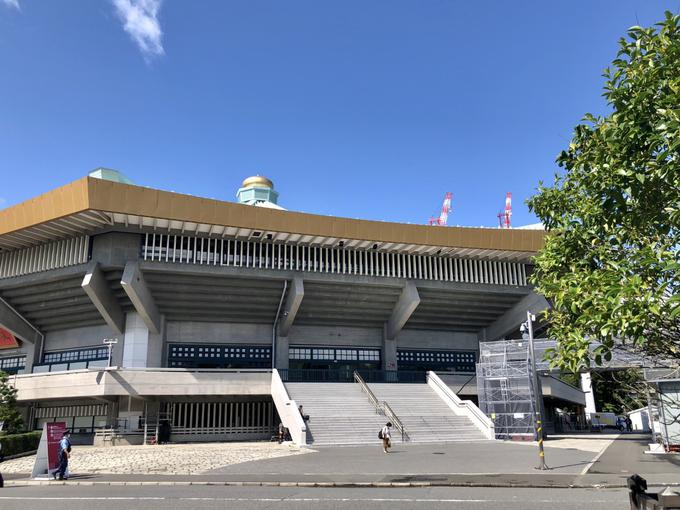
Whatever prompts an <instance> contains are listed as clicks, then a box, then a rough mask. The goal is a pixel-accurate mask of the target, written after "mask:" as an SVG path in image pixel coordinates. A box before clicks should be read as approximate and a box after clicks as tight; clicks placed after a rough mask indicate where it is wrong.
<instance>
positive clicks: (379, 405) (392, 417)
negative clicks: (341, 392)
mask: <svg viewBox="0 0 680 510" xmlns="http://www.w3.org/2000/svg"><path fill="white" fill-rule="evenodd" d="M354 382H357V383H359V386H360V387H361V390H362V391H363V392H364V393H366V396H367V397H368V401H369V402H370V403H371V404H373V407H375V412H376V413H377V414H382V415H383V416H386V417H387V418H388V420H389V421H390V422H391V423H392V425H394V426H395V427H396V428H397V430H398V431H399V432H400V433H401V440H402V441H408V439H409V436H408V434H407V433H406V429H405V428H404V424H403V423H401V420H400V419H399V417H398V416H397V414H396V413H395V412H394V410H393V409H392V408H391V407H390V405H389V404H388V403H387V402H385V401H384V400H383V401H382V402H380V401H379V400H378V399H377V397H376V396H375V395H374V394H373V392H372V391H371V388H369V387H368V384H366V382H365V381H364V379H363V377H361V375H359V372H357V371H356V370H355V371H354Z"/></svg>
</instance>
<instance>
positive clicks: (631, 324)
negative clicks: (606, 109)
mask: <svg viewBox="0 0 680 510" xmlns="http://www.w3.org/2000/svg"><path fill="white" fill-rule="evenodd" d="M679 21H680V16H675V15H672V14H671V13H670V12H667V13H666V15H665V19H664V21H662V22H661V23H658V24H656V25H655V26H653V27H651V28H642V27H637V26H636V27H632V28H631V29H629V31H628V38H622V39H621V41H620V50H619V52H618V55H617V57H616V59H615V60H614V61H613V62H612V65H611V67H610V68H607V69H605V71H604V75H603V76H604V77H605V79H606V81H605V86H604V94H603V96H604V97H605V98H606V100H607V103H608V105H609V106H610V108H611V113H609V115H606V116H594V115H592V114H587V115H586V116H585V117H584V119H583V121H582V123H581V124H579V125H578V126H576V128H575V132H574V135H573V139H572V140H571V143H570V144H569V147H568V148H567V149H566V150H564V151H563V152H562V153H561V154H560V155H559V156H558V158H557V163H558V165H559V166H560V167H561V168H563V169H564V170H562V171H561V172H559V173H557V174H556V175H555V181H554V184H553V185H552V186H549V187H548V186H544V185H543V183H540V185H539V188H538V193H537V194H536V195H534V196H533V197H532V198H531V199H529V201H528V204H529V208H530V210H532V211H533V212H535V213H536V215H537V216H538V217H539V218H540V220H541V221H542V222H543V223H544V225H545V226H546V228H547V229H548V230H549V231H550V234H549V235H548V236H546V242H545V246H544V248H543V249H542V250H541V251H540V252H539V254H538V255H537V256H536V258H535V264H536V266H535V271H534V274H533V276H532V278H533V280H532V281H533V283H534V284H535V285H536V287H537V290H538V291H539V292H540V293H542V294H543V295H544V296H546V297H547V298H548V299H549V301H551V303H552V305H553V309H552V310H551V311H550V312H548V317H547V318H548V320H549V321H550V331H549V333H550V335H551V336H552V337H553V338H555V339H557V341H558V344H557V347H556V349H555V350H554V352H552V358H553V363H554V365H556V366H560V367H562V368H564V369H567V370H569V371H573V372H576V371H577V370H579V368H582V367H584V366H590V365H591V364H592V363H595V364H600V363H601V362H602V361H603V359H608V358H609V356H611V350H612V349H614V348H616V347H617V346H618V345H619V344H624V345H627V346H628V347H629V348H631V347H632V348H634V349H637V350H639V351H641V352H643V353H645V354H649V355H652V356H663V357H666V358H669V357H670V358H674V359H676V360H678V359H680V321H679V319H680V307H679V306H678V304H679V298H678V297H677V291H678V285H679V284H680V281H679V277H680V275H679V272H678V270H679V268H680V264H679V259H678V248H679V247H680V229H679V227H680V154H679V151H680V29H679V26H678V25H679ZM592 340H598V341H601V342H602V347H601V348H598V349H597V350H596V352H592V353H591V352H590V351H589V348H588V347H589V343H590V341H592Z"/></svg>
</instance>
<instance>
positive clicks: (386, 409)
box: [382, 400, 410, 443]
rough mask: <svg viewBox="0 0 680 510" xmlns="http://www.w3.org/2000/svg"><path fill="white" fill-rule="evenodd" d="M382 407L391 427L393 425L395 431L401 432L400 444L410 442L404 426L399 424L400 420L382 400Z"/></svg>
mask: <svg viewBox="0 0 680 510" xmlns="http://www.w3.org/2000/svg"><path fill="white" fill-rule="evenodd" d="M382 407H383V411H384V412H385V416H386V417H387V418H388V419H389V420H390V423H392V425H394V426H395V427H396V428H397V430H398V431H399V432H401V442H402V443H405V442H406V441H410V438H409V437H408V434H407V433H406V429H405V428H404V424H403V423H401V420H400V419H399V417H398V416H397V414H396V413H395V412H394V410H393V409H392V408H391V407H390V405H389V404H388V403H387V402H385V401H384V400H383V402H382Z"/></svg>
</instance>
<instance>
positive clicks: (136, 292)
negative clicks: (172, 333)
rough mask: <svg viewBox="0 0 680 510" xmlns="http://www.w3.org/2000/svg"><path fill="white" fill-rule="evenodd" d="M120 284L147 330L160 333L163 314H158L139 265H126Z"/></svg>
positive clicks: (131, 263) (130, 263)
mask: <svg viewBox="0 0 680 510" xmlns="http://www.w3.org/2000/svg"><path fill="white" fill-rule="evenodd" d="M120 284H121V286H122V287H123V290H124V291H125V293H126V294H127V296H128V297H129V298H130V301H132V305H133V306H134V307H135V310H136V311H137V313H138V314H139V315H140V316H141V317H142V319H143V320H144V323H145V324H146V326H147V328H148V329H149V330H151V331H153V332H154V333H160V332H161V314H160V313H159V312H158V307H157V306H156V302H155V301H154V299H153V296H152V295H151V291H150V290H149V287H148V286H147V284H146V281H145V280H144V274H143V273H142V271H141V269H140V268H139V263H137V262H128V263H127V264H126V265H125V270H124V271H123V277H122V278H121V280H120Z"/></svg>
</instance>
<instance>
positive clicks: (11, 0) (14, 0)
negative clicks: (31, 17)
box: [0, 0, 21, 11]
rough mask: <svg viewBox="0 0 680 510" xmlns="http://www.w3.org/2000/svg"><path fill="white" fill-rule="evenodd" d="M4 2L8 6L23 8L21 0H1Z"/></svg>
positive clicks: (17, 8)
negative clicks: (20, 3) (20, 4)
mask: <svg viewBox="0 0 680 510" xmlns="http://www.w3.org/2000/svg"><path fill="white" fill-rule="evenodd" d="M0 1H1V2H2V3H3V4H5V5H6V6H7V7H13V8H15V9H16V10H17V11H20V10H21V7H20V6H19V0H0Z"/></svg>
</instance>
